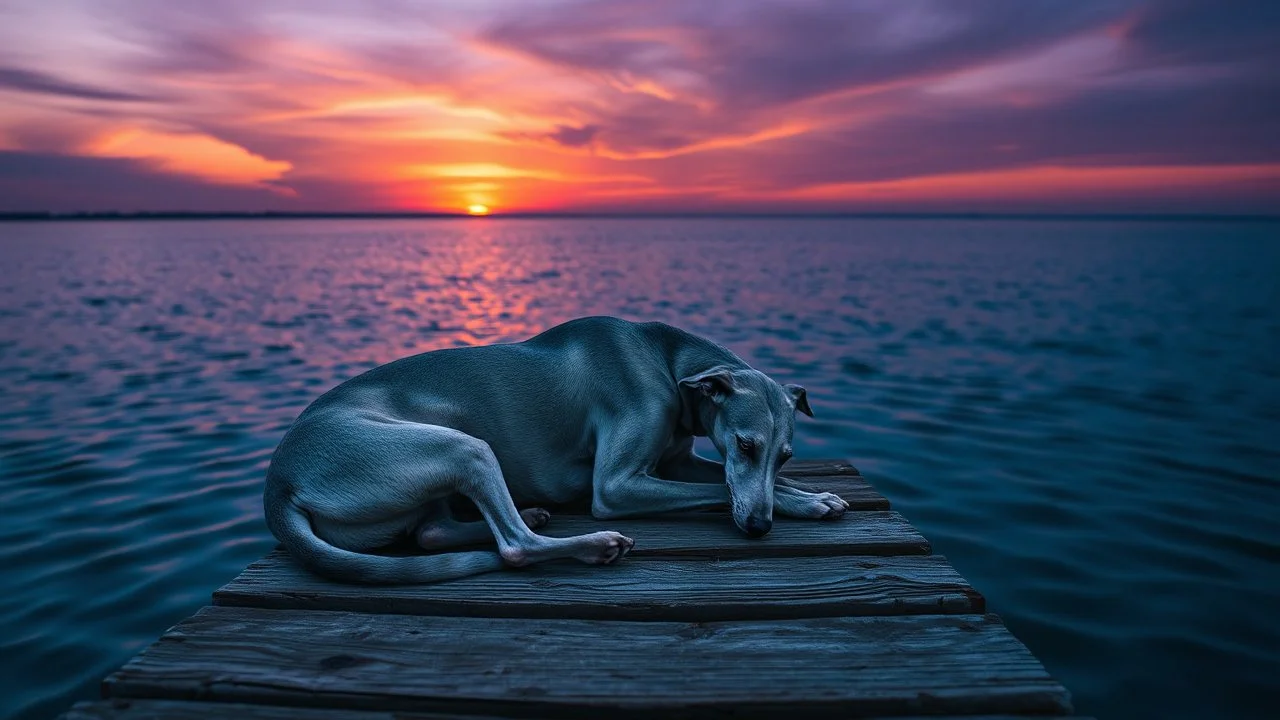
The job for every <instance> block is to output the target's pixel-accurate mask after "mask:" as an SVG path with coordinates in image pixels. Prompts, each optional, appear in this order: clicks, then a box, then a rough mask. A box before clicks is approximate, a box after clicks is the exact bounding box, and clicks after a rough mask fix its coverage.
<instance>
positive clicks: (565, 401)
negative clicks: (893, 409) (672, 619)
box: [263, 317, 849, 584]
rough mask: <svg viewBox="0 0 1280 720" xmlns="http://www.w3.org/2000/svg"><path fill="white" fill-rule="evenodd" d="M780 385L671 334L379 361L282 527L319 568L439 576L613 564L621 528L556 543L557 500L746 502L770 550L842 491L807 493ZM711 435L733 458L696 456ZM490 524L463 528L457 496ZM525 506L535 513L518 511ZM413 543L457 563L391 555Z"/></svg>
mask: <svg viewBox="0 0 1280 720" xmlns="http://www.w3.org/2000/svg"><path fill="white" fill-rule="evenodd" d="M797 410H799V411H800V412H802V413H804V414H805V415H808V416H810V417H812V416H813V411H812V410H810V408H809V401H808V399H807V398H806V395H805V389H804V388H803V387H800V386H799V385H779V384H778V383H776V382H774V381H773V380H771V379H770V378H769V377H768V376H766V375H765V374H763V373H761V372H759V371H758V370H754V369H752V368H751V367H749V366H748V365H747V363H745V362H743V361H742V359H741V358H739V357H737V356H736V355H734V354H733V353H732V352H730V351H729V350H727V349H726V348H724V347H721V346H720V345H717V344H715V343H713V342H711V341H709V340H706V339H703V338H700V337H698V336H696V335H693V334H690V333H688V332H685V331H683V330H680V329H678V328H675V327H672V326H670V325H665V324H662V323H656V322H654V323H632V322H627V321H624V320H619V319H617V318H611V317H588V318H579V319H577V320H572V321H569V322H567V323H564V324H562V325H558V326H555V327H553V328H551V329H549V330H547V331H545V332H543V333H541V334H539V335H537V336H535V337H533V338H531V339H529V340H526V341H524V342H519V343H511V344H499V345H484V346H475V347H466V348H453V349H447V350H436V351H432V352H427V353H422V354H420V355H414V356H411V357H407V358H403V359H400V360H397V361H394V362H391V363H388V364H386V365H382V366H379V367H376V368H374V369H372V370H369V371H368V372H366V373H364V374H362V375H359V376H357V377H355V378H352V379H350V380H348V381H346V382H344V383H342V384H341V385H339V386H337V387H335V388H333V389H332V390H330V391H328V392H326V393H325V394H323V395H322V396H320V397H319V398H318V399H317V400H316V401H315V402H313V403H312V404H311V405H310V406H309V407H307V408H306V409H305V410H304V411H303V412H302V414H301V415H300V416H298V418H297V420H295V421H294V423H293V425H292V426H291V427H290V428H289V430H288V432H286V433H285V436H284V438H283V439H282V440H281V441H280V445H279V446H278V447H277V448H276V451H275V453H274V454H273V455H272V458H271V464H270V466H269V467H268V469H267V481H266V490H265V492H264V493H263V505H264V509H265V511H266V519H267V525H268V526H269V527H270V529H271V532H272V533H273V534H274V535H275V536H276V538H278V539H279V540H280V542H281V543H283V544H284V546H285V547H286V548H287V549H288V550H289V551H290V552H291V553H292V554H293V555H294V556H295V557H296V558H297V559H298V560H300V561H301V563H302V564H303V565H304V566H305V567H307V568H309V569H310V570H311V571H313V572H315V573H317V574H319V575H322V576H326V577H329V578H332V579H334V580H339V581H345V582H356V583H382V584H403V583H426V582H437V581H443V580H449V579H453V578H459V577H465V576H469V575H475V574H479V573H483V572H489V571H493V570H498V569H500V568H502V567H505V566H516V567H518V566H523V565H528V564H531V563H538V562H543V561H546V560H552V559H558V558H576V559H578V560H580V561H582V562H585V563H594V564H602V565H607V564H610V563H613V562H616V561H617V560H618V559H620V558H622V557H623V556H624V555H626V554H627V551H628V550H630V549H631V547H632V546H633V544H634V543H633V541H632V540H631V539H630V538H628V537H625V536H623V535H621V534H619V533H616V532H596V533H590V534H587V535H579V536H575V537H568V538H551V537H547V536H544V535H539V534H537V533H535V532H534V530H537V529H538V528H540V527H542V526H543V525H545V524H546V523H547V521H548V520H549V519H550V514H549V513H548V512H547V511H546V510H543V509H542V508H541V507H539V506H541V505H546V504H558V503H565V502H569V501H573V500H575V499H582V498H586V497H590V498H591V514H592V515H594V516H595V517H596V518H598V519H603V520H610V519H617V518H627V517H634V516H638V515H644V514H650V513H666V512H677V511H682V510H699V509H705V508H712V507H717V506H721V507H722V506H725V505H728V506H729V507H730V508H731V510H732V516H733V522H734V524H735V525H737V527H738V529H739V530H741V531H742V532H744V533H746V534H747V535H748V536H749V537H761V536H763V535H764V534H765V533H767V532H769V529H770V527H771V526H772V524H773V512H774V510H777V511H778V512H779V513H780V514H782V515H786V516H791V517H800V518H815V519H819V518H821V519H831V518H836V517H839V516H840V515H842V514H843V513H844V511H845V510H847V509H848V507H849V506H848V504H847V503H846V502H845V501H844V500H843V499H841V498H840V496H838V495H835V494H832V493H811V492H807V491H804V490H801V489H799V488H795V487H792V486H790V485H789V484H788V482H789V481H787V480H786V479H785V478H783V477H780V476H778V470H779V468H780V467H781V466H782V464H783V463H785V462H786V461H787V459H788V458H790V457H791V454H792V449H791V438H792V431H793V429H794V424H795V411H797ZM695 436H700V437H701V436H706V437H709V438H710V439H711V442H712V443H713V444H714V445H715V447H716V448H717V449H718V450H719V451H720V454H721V456H722V457H724V458H725V462H724V463H723V464H722V463H719V462H714V461H711V460H707V459H704V458H701V457H699V456H697V455H695V454H694V453H693V438H694V437H695ZM458 495H461V496H463V497H465V498H467V499H470V500H471V501H472V502H474V503H475V505H476V507H477V508H478V509H479V511H480V513H481V515H482V516H483V518H484V522H479V521H477V522H461V521H460V520H458V519H457V518H455V517H454V515H453V513H452V512H451V507H452V502H451V499H456V496H458ZM517 507H524V508H525V509H524V510H517ZM405 535H409V536H411V537H413V538H414V540H415V541H416V544H417V545H418V546H419V547H421V548H422V549H424V550H430V551H437V550H447V549H451V548H458V547H462V546H467V545H477V544H480V543H493V542H494V541H495V540H496V541H497V543H496V544H497V552H494V551H492V550H476V549H472V550H464V551H456V552H447V553H434V554H425V555H421V554H420V555H411V556H407V557H391V556H386V555H378V554H374V551H375V550H378V549H380V548H384V547H386V546H388V545H389V544H391V543H392V542H393V541H394V540H396V539H397V538H400V537H404V536H405Z"/></svg>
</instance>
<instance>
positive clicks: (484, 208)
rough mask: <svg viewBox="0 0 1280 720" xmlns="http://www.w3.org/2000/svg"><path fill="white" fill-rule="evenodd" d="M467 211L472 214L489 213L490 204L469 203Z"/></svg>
mask: <svg viewBox="0 0 1280 720" xmlns="http://www.w3.org/2000/svg"><path fill="white" fill-rule="evenodd" d="M467 212H468V213H469V214H471V215H488V214H489V206H488V205H468V206H467Z"/></svg>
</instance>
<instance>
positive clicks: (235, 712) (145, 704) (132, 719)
mask: <svg viewBox="0 0 1280 720" xmlns="http://www.w3.org/2000/svg"><path fill="white" fill-rule="evenodd" d="M950 717H952V718H954V720H1019V716H1013V715H983V716H975V715H965V716H960V717H958V716H955V715H952V716H950ZM1038 717H1039V719H1040V720H1063V718H1061V717H1057V718H1050V717H1044V716H1038ZM60 720H496V718H494V717H493V716H491V715H457V714H448V715H441V714H439V713H403V712H397V713H391V712H376V711H365V710H325V709H321V708H299V707H283V706H277V705H244V704H242V703H204V702H182V701H177V700H98V701H95V702H82V703H78V704H76V706H75V707H73V708H71V710H70V711H69V712H67V713H66V714H64V715H62V716H60ZM899 720H926V719H925V718H900V719H899ZM932 720H937V718H933V719H932ZM1021 720H1026V716H1021ZM1075 720H1090V719H1089V718H1075Z"/></svg>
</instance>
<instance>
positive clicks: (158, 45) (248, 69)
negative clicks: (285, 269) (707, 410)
mask: <svg viewBox="0 0 1280 720" xmlns="http://www.w3.org/2000/svg"><path fill="white" fill-rule="evenodd" d="M1278 37H1280V2H1275V0H1235V1H1233V2H1212V1H1211V0H1197V1H1186V0H1072V1H1069V2H1067V1H1061V2H1029V1H1027V0H965V1H964V2H956V1H953V0H830V1H820V0H779V1H777V2H765V1H760V2H755V1H752V0H733V1H729V0H724V1H717V0H703V1H699V2H691V1H690V0H673V1H666V0H627V1H626V2H615V1H594V0H588V1H586V2H582V1H578V0H573V1H561V0H509V1H500V0H435V1H432V2H424V1H419V2H411V1H409V0H369V1H368V2H363V3H354V2H347V1H345V0H342V1H339V0H202V1H201V2H198V3H196V2H172V1H171V0H56V1H50V0H39V1H38V2H33V1H27V0H22V1H19V0H0V211H55V212H64V211H102V210H108V211H114V210H118V211H126V212H128V211H250V212H256V211H263V210H273V211H380V210H395V211H444V212H466V211H467V210H468V209H469V208H472V209H474V210H476V211H480V210H481V208H479V207H473V206H484V208H486V209H487V210H488V211H491V212H493V213H502V212H518V211H523V212H530V211H532V212H556V211H571V212H639V213H645V212H681V213H685V212H694V213H696V212H1019V213H1020V212H1055V213H1056V212H1068V213H1071V212H1086V213H1094V212H1156V213H1179V212H1192V213H1277V212H1280V41H1278V40H1277V38H1278Z"/></svg>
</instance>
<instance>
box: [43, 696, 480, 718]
mask: <svg viewBox="0 0 1280 720" xmlns="http://www.w3.org/2000/svg"><path fill="white" fill-rule="evenodd" d="M59 720H497V718H496V717H495V716H493V715H460V714H457V713H447V714H442V713H400V712H397V713H390V712H377V711H364V710H326V709H323V708H300V707H287V706H280V705H245V704H243V703H210V702H182V701H176V700H127V699H116V700H98V701H95V702H82V703H77V704H76V705H75V706H74V707H72V708H71V710H69V711H67V712H66V713H65V714H63V715H61V716H59Z"/></svg>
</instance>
